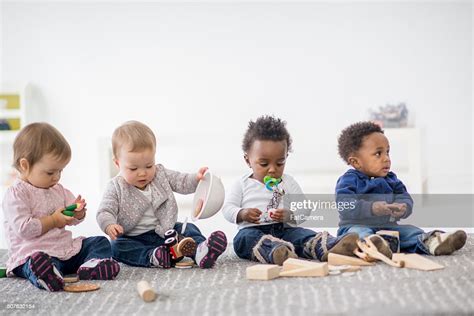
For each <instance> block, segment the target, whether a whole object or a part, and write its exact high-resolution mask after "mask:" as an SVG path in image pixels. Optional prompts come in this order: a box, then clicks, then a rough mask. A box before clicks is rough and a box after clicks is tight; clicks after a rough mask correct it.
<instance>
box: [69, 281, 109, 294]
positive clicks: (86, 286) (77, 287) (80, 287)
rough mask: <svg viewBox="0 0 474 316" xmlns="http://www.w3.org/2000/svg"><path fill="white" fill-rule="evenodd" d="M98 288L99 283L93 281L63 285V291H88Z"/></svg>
mask: <svg viewBox="0 0 474 316" xmlns="http://www.w3.org/2000/svg"><path fill="white" fill-rule="evenodd" d="M98 289H100V285H99V284H94V283H79V284H73V285H65V286H64V291H66V292H76V293H78V292H90V291H95V290H98Z"/></svg>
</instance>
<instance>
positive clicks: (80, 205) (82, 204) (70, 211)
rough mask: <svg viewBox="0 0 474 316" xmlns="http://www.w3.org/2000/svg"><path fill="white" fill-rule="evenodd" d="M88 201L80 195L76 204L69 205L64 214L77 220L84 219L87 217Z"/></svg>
mask: <svg viewBox="0 0 474 316" xmlns="http://www.w3.org/2000/svg"><path fill="white" fill-rule="evenodd" d="M86 205H87V203H86V200H84V199H83V198H82V197H81V196H80V195H79V196H78V197H77V198H76V201H75V203H74V204H71V205H68V206H66V207H65V208H64V210H63V211H62V213H63V214H64V215H66V216H70V217H74V218H76V219H79V220H81V219H83V218H84V217H85V216H86Z"/></svg>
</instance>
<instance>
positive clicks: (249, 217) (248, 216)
mask: <svg viewBox="0 0 474 316" xmlns="http://www.w3.org/2000/svg"><path fill="white" fill-rule="evenodd" d="M260 215H262V211H260V210H259V209H258V208H244V209H242V210H240V212H239V214H237V222H238V223H240V222H244V221H245V222H249V223H254V224H260Z"/></svg>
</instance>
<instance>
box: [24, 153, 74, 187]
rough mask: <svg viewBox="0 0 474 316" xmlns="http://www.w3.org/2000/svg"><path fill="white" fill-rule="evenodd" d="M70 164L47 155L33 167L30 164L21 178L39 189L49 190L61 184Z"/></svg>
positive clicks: (67, 161)
mask: <svg viewBox="0 0 474 316" xmlns="http://www.w3.org/2000/svg"><path fill="white" fill-rule="evenodd" d="M68 163H69V160H62V161H61V160H58V158H57V157H54V156H53V155H51V154H46V155H44V156H43V157H42V158H41V159H40V160H39V161H38V162H37V163H36V164H34V165H33V167H30V166H29V164H28V166H27V168H25V169H24V170H23V171H22V172H21V178H22V179H23V180H24V181H26V182H28V183H30V184H31V185H33V186H35V187H37V188H42V189H49V188H51V187H53V186H55V185H56V184H57V183H58V182H59V180H60V179H61V172H62V171H63V169H64V168H65V167H66V165H67V164H68Z"/></svg>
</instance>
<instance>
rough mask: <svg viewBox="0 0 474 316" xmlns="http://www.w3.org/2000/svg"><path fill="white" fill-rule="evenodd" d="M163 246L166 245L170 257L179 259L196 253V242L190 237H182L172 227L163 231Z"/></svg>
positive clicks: (176, 260) (175, 259)
mask: <svg viewBox="0 0 474 316" xmlns="http://www.w3.org/2000/svg"><path fill="white" fill-rule="evenodd" d="M165 238H166V239H165V246H167V247H168V249H169V251H170V254H171V259H172V260H173V261H174V262H178V261H181V260H182V259H183V257H191V256H193V255H194V254H195V253H196V242H195V241H194V240H193V239H192V238H190V237H184V236H182V235H180V234H178V232H177V231H176V230H174V229H170V230H167V231H166V232H165Z"/></svg>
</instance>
